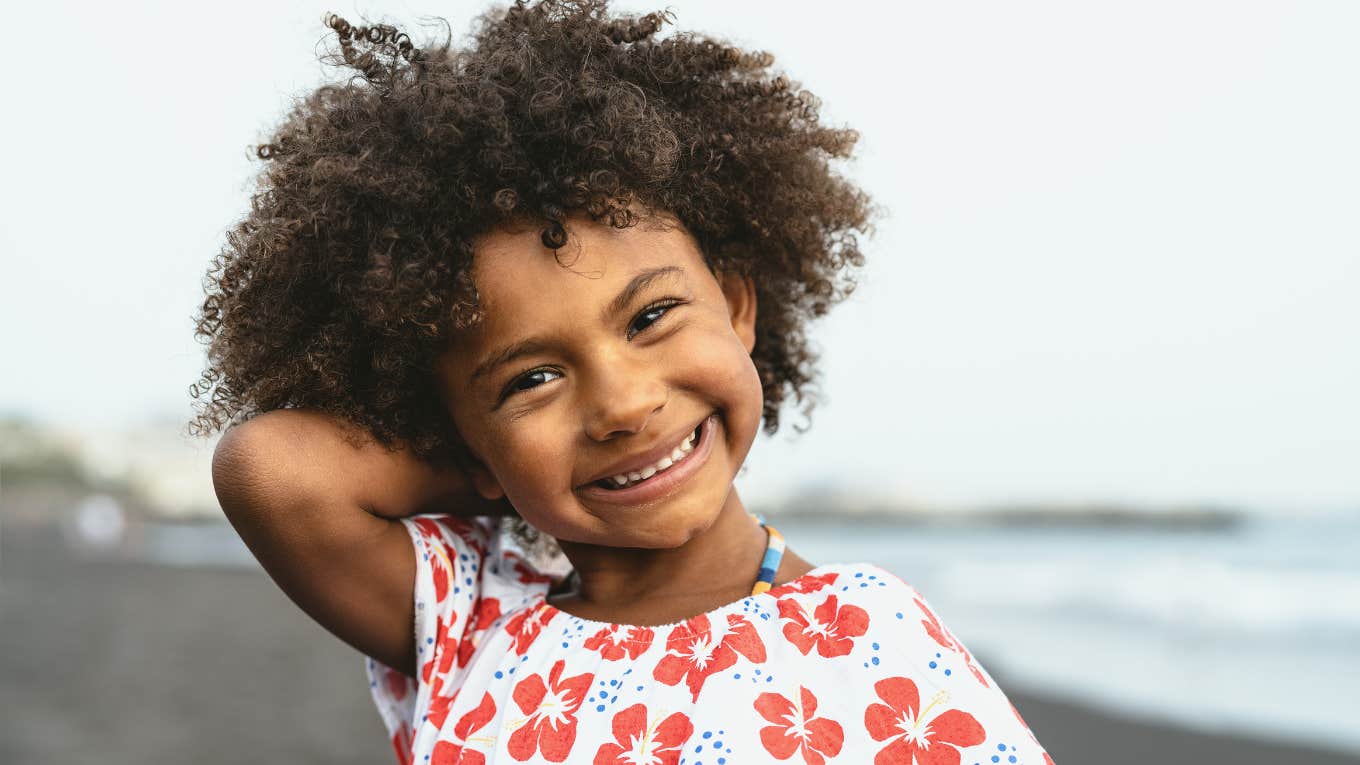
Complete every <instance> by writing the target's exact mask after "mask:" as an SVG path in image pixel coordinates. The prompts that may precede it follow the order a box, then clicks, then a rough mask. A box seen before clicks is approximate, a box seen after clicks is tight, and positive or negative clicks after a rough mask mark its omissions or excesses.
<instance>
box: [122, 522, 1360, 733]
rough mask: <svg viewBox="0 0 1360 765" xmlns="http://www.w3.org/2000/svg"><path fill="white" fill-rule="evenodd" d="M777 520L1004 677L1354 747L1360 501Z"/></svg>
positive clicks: (1359, 693) (215, 537)
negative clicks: (900, 584) (1262, 508)
mask: <svg viewBox="0 0 1360 765" xmlns="http://www.w3.org/2000/svg"><path fill="white" fill-rule="evenodd" d="M772 523H775V521H774V520H772ZM775 525H776V526H777V527H778V528H779V530H780V531H781V532H782V533H783V534H784V536H785V537H786V538H787V540H788V543H789V545H790V547H792V548H793V549H794V550H797V551H798V553H799V554H800V555H802V556H803V557H804V558H806V559H808V560H809V561H812V562H813V563H814V564H821V563H835V562H855V561H868V562H872V563H876V564H878V565H880V566H882V567H884V568H886V569H888V570H890V571H893V572H894V573H896V574H898V575H899V576H901V577H902V578H903V579H905V580H906V581H907V582H909V583H910V584H911V585H912V586H913V587H915V588H916V589H917V590H918V591H919V592H920V593H921V594H922V595H924V596H925V598H926V600H927V601H928V602H929V603H930V605H931V607H932V608H933V609H934V610H935V612H936V613H937V614H938V615H939V616H940V618H941V619H942V620H943V621H944V623H945V624H946V625H947V626H948V627H949V628H950V629H951V631H953V632H954V634H955V636H956V637H957V638H958V639H959V640H960V641H962V642H963V643H964V644H965V645H966V646H967V647H968V649H969V650H970V651H971V652H973V653H974V654H976V655H978V656H979V658H980V660H981V661H982V663H983V665H984V666H986V667H987V668H988V670H990V671H992V672H994V673H995V674H997V675H999V676H1004V677H1005V678H1006V682H1008V684H1009V685H1013V686H1015V687H1017V688H1023V689H1025V690H1032V691H1038V692H1043V693H1048V694H1052V695H1056V696H1062V697H1066V698H1069V699H1075V700H1079V701H1083V702H1085V703H1089V704H1091V705H1093V706H1096V707H1101V708H1104V709H1106V710H1107V711H1110V712H1113V713H1116V714H1120V715H1123V716H1133V717H1138V718H1142V719H1147V720H1153V721H1158V722H1165V723H1170V724H1175V725H1181V726H1185V727H1189V728H1193V729H1197V730H1202V731H1205V732H1211V733H1226V734H1245V735H1252V736H1258V737H1269V738H1275V739H1279V740H1282V741H1290V742H1296V743H1301V744H1309V745H1315V746H1327V747H1332V748H1340V749H1343V750H1348V751H1354V752H1357V753H1360V514H1355V515H1351V516H1343V517H1335V516H1334V517H1321V518H1319V517H1311V518H1290V517H1256V518H1252V519H1250V520H1249V521H1248V522H1246V523H1245V524H1243V525H1241V526H1239V527H1235V528H1232V529H1226V530H1194V529H1187V530H1165V529H1134V528H1119V527H1105V528H1070V529H1057V528H1053V527H1032V528H1017V527H994V526H947V527H946V526H916V525H910V526H905V525H894V524H890V523H866V522H863V521H853V522H844V521H842V522H836V521H828V522H815V523H809V522H806V521H794V520H784V521H779V522H777V523H775ZM141 549H142V551H143V552H142V554H143V555H144V556H145V557H146V558H149V559H151V560H154V561H157V562H160V563H165V564H170V565H195V566H197V565H224V566H256V565H258V564H256V562H255V560H254V558H253V557H252V556H251V554H250V552H249V551H248V550H247V549H246V548H245V546H244V545H243V544H242V543H241V541H240V539H239V538H237V537H236V535H235V533H234V532H233V531H232V530H231V528H230V527H228V526H209V527H173V526H153V527H147V528H146V529H145V536H144V537H143V539H142V545H141Z"/></svg>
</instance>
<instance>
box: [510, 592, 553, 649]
mask: <svg viewBox="0 0 1360 765" xmlns="http://www.w3.org/2000/svg"><path fill="white" fill-rule="evenodd" d="M558 613H560V612H559V611H558V610H557V609H556V608H553V607H552V606H550V605H548V604H547V602H546V601H540V603H539V605H538V607H536V608H535V607H533V606H530V607H528V608H525V609H524V610H523V611H520V612H519V613H518V614H515V615H514V616H512V617H510V621H508V622H506V623H505V631H506V632H509V633H510V634H511V635H514V637H515V653H516V654H518V655H520V656H523V655H524V653H525V651H528V650H529V646H531V645H533V644H534V641H535V640H537V639H538V635H539V633H540V632H542V631H543V627H544V626H545V625H546V624H547V623H548V622H550V621H552V618H553V617H554V616H557V614H558Z"/></svg>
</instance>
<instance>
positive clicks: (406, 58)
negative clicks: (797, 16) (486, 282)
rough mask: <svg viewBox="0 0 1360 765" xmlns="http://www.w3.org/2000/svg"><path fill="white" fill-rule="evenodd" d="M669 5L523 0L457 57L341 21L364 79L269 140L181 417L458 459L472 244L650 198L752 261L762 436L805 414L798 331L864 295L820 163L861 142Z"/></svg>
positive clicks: (864, 224) (346, 48)
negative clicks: (297, 418) (322, 430)
mask: <svg viewBox="0 0 1360 765" xmlns="http://www.w3.org/2000/svg"><path fill="white" fill-rule="evenodd" d="M671 20H672V18H671V14H670V13H669V12H656V13H650V14H647V15H644V16H640V17H633V16H622V17H613V16H610V15H609V13H608V12H607V8H606V2H605V1H604V0H560V1H559V0H544V2H539V3H536V4H533V5H528V4H526V3H525V2H523V1H522V0H521V2H516V3H515V4H514V5H512V6H511V7H509V8H507V9H504V10H495V11H488V12H487V13H485V14H483V15H481V16H479V17H478V18H477V20H476V22H475V24H474V32H473V35H472V37H471V40H470V43H469V44H468V46H467V47H465V48H461V49H460V48H455V46H453V45H452V44H451V42H450V40H449V38H447V37H446V38H445V40H444V42H443V43H442V44H440V45H437V46H434V47H430V48H417V47H415V46H414V45H412V43H411V41H410V38H409V37H408V36H407V35H406V34H404V33H402V32H401V31H399V30H398V29H396V28H395V27H392V26H389V25H386V24H374V25H370V26H355V25H352V24H350V23H349V22H348V21H346V20H345V19H343V18H340V17H338V16H335V15H327V17H326V19H325V23H326V25H327V26H328V27H330V29H331V30H333V32H334V34H335V35H336V36H337V37H338V39H339V50H338V51H336V50H335V49H334V48H330V49H329V50H327V52H326V53H324V54H323V56H322V60H323V61H324V62H326V63H328V64H331V65H334V66H337V67H345V68H348V69H350V70H352V72H351V74H350V75H349V76H348V77H347V79H345V80H344V81H343V82H334V83H331V84H327V85H324V86H322V87H320V88H318V89H317V90H315V91H314V92H312V93H311V94H310V95H307V96H306V97H305V98H302V99H300V100H299V101H297V102H296V103H295V105H294V106H293V107H292V109H291V111H290V112H289V113H288V114H287V116H286V118H285V119H284V120H283V121H282V123H281V124H279V125H278V126H277V128H276V129H275V130H274V132H273V134H272V137H271V138H270V139H269V141H268V142H267V143H265V144H262V145H259V146H258V147H256V153H257V155H258V156H259V158H260V159H261V160H264V161H265V162H266V163H267V164H266V166H265V167H264V168H263V170H262V172H261V174H260V176H259V178H258V188H257V191H256V193H254V194H253V195H252V197H251V200H250V211H249V213H248V214H246V215H245V217H244V218H243V219H242V220H240V221H239V222H238V223H236V224H235V225H234V226H233V227H232V229H231V230H229V232H228V233H227V237H226V244H225V246H224V248H223V250H222V251H221V253H220V254H219V255H218V256H217V257H216V258H215V259H214V260H213V262H212V265H211V268H210V269H209V272H208V276H207V278H206V279H205V282H204V286H205V290H206V298H205V299H204V301H203V303H202V307H201V310H200V313H199V315H198V316H197V317H196V318H195V322H196V327H195V337H196V338H199V339H200V340H201V341H203V342H206V343H207V345H208V351H207V357H208V366H207V368H206V369H205V370H204V372H203V373H202V376H201V378H200V379H199V380H198V381H197V382H196V383H195V384H194V385H193V386H191V388H190V393H191V395H192V396H193V397H194V398H195V399H206V401H199V402H198V406H197V407H196V410H197V411H196V416H195V418H194V419H193V420H192V421H191V422H189V423H188V431H189V432H190V433H191V434H194V435H202V436H207V435H211V434H212V433H213V432H215V431H218V430H221V429H223V428H224V427H225V426H227V425H229V424H232V423H234V422H237V421H240V420H243V419H248V418H249V417H251V416H254V415H255V414H258V413H260V412H264V411H269V410H272V409H280V408H291V407H306V408H311V409H316V410H322V411H326V412H329V413H332V414H334V415H338V416H340V417H342V418H344V419H346V420H348V421H350V422H353V423H355V424H357V425H359V426H361V427H362V429H364V430H366V431H367V432H368V433H370V434H371V435H372V436H373V437H375V438H376V439H377V440H378V441H379V442H380V443H383V444H384V445H387V446H389V447H390V446H393V445H394V444H396V443H402V444H405V445H406V446H407V447H408V448H410V449H411V451H412V452H413V453H415V454H417V455H419V456H420V457H422V458H424V459H427V460H430V461H431V462H435V463H442V462H445V461H446V460H456V456H457V450H458V449H459V448H460V447H459V444H458V443H457V442H458V436H457V433H456V431H455V430H454V428H453V425H452V421H451V417H450V416H449V414H448V412H447V409H446V407H445V403H446V402H445V400H444V398H442V397H443V396H444V395H445V394H443V393H442V392H441V390H440V389H439V388H438V385H437V381H436V378H435V374H434V371H433V370H434V363H435V360H436V358H437V357H438V356H439V354H440V352H441V349H442V348H443V347H444V346H445V343H446V342H447V340H448V338H449V336H450V334H451V333H452V332H453V331H456V330H457V329H459V328H464V327H468V326H472V325H474V324H475V323H476V322H477V321H479V319H480V313H479V308H478V300H477V294H476V290H475V288H474V285H473V283H472V279H471V277H470V266H471V262H472V255H473V253H472V246H471V243H472V241H473V239H474V238H475V237H476V236H478V235H479V234H481V233H484V232H486V231H488V230H489V229H492V228H494V227H497V226H501V225H504V224H510V223H512V222H516V221H526V220H527V221H531V222H534V223H535V225H541V226H542V227H543V240H544V243H545V245H547V246H548V247H550V248H553V249H554V250H556V249H557V248H560V247H562V246H563V245H564V244H565V237H564V233H565V232H564V230H563V228H562V226H561V221H562V220H563V219H564V218H565V217H567V216H569V215H573V214H585V215H588V216H590V218H591V219H593V220H596V221H608V222H609V224H610V225H613V226H615V227H620V228H621V227H625V226H630V225H634V224H635V223H636V222H637V221H638V218H639V216H638V215H637V214H635V210H637V209H639V208H640V209H643V210H655V211H661V212H663V213H668V214H669V215H670V216H673V218H675V219H678V220H679V221H680V222H681V223H683V225H684V226H685V228H686V229H687V230H688V231H689V233H690V234H691V235H693V236H694V238H695V240H696V242H697V243H698V245H699V248H700V250H701V252H702V254H703V257H704V259H705V262H706V264H707V265H708V266H709V268H710V270H713V271H714V272H719V271H727V272H736V273H738V274H740V275H743V276H750V277H752V278H753V280H754V282H755V285H756V292H757V301H758V305H759V306H760V310H759V312H758V318H757V325H756V344H755V350H754V352H753V353H752V360H753V362H754V364H755V366H756V369H757V371H758V372H759V375H760V379H761V384H762V387H763V391H764V409H763V412H762V415H763V419H762V422H763V428H764V430H765V432H766V433H767V434H770V435H773V434H774V433H775V432H776V431H777V430H778V428H779V421H780V418H779V415H780V409H781V406H782V404H784V402H785V400H786V398H787V397H788V396H790V395H792V396H794V397H795V398H796V400H797V401H798V402H799V403H802V404H804V406H803V408H802V411H803V414H804V415H805V416H808V415H810V413H811V410H812V407H813V404H814V403H815V398H814V397H813V396H812V395H811V394H810V391H809V390H808V388H809V386H810V385H812V384H813V383H814V382H815V376H816V372H815V369H814V366H813V365H814V362H815V361H816V358H817V356H816V354H815V353H814V352H813V351H812V350H811V349H810V348H809V347H808V341H807V338H806V336H805V325H806V323H807V321H808V319H810V318H812V317H817V316H821V315H823V314H825V313H826V312H827V310H828V309H829V308H830V307H831V306H832V305H833V304H835V303H836V302H839V301H840V300H842V299H844V297H846V296H847V295H849V294H850V292H851V290H853V289H854V286H855V282H854V273H853V271H854V269H855V268H856V267H859V266H862V265H863V260H864V258H863V255H862V253H861V251H860V249H859V241H858V236H857V234H866V233H868V232H869V231H870V228H871V227H870V223H869V219H870V217H871V215H872V213H873V212H874V206H873V205H872V203H871V201H870V200H869V198H868V196H867V195H866V194H865V193H864V192H863V191H861V190H860V189H859V188H857V187H856V186H854V185H853V184H851V183H849V182H848V181H846V180H845V179H844V178H842V177H841V176H840V175H838V174H837V173H836V172H835V171H834V170H832V169H831V168H830V166H829V159H830V158H847V157H849V156H850V153H851V150H852V148H853V146H854V144H855V142H856V141H857V140H858V134H857V133H856V132H855V131H853V130H849V129H834V128H830V127H825V126H823V125H821V124H820V123H819V117H818V112H817V110H818V106H819V101H818V99H817V98H816V97H815V96H813V95H812V94H811V93H809V92H807V91H806V90H802V89H801V88H800V86H799V84H798V83H796V82H793V81H791V80H789V79H788V78H786V77H785V76H783V75H779V74H777V73H774V72H772V71H771V70H770V67H771V65H772V63H773V61H774V57H773V56H772V55H770V54H769V53H765V52H748V51H743V50H740V49H738V48H735V47H732V46H731V45H729V44H726V43H725V42H723V41H720V40H716V39H713V38H709V37H704V36H699V35H695V34H690V33H680V32H677V33H675V34H673V35H671V36H669V37H666V38H662V37H661V36H659V35H658V34H657V33H658V30H660V29H661V27H662V25H663V24H665V23H667V22H669V21H671ZM795 429H796V430H799V432H802V431H803V430H806V428H802V429H799V428H795ZM521 539H523V537H521Z"/></svg>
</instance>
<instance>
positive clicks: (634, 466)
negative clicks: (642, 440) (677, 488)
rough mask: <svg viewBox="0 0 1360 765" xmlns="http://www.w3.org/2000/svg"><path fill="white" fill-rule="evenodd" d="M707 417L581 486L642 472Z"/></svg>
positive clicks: (624, 460)
mask: <svg viewBox="0 0 1360 765" xmlns="http://www.w3.org/2000/svg"><path fill="white" fill-rule="evenodd" d="M707 419H708V415H704V417H703V419H701V420H699V421H698V422H694V423H691V424H690V426H689V428H688V429H686V430H681V431H678V432H676V433H673V434H671V435H669V436H667V437H665V438H663V439H659V440H658V441H657V445H656V446H654V447H652V448H651V449H648V450H647V451H645V452H642V453H640V454H633V455H629V456H627V457H624V458H623V459H620V460H619V461H617V462H615V463H613V464H611V465H610V466H609V467H607V468H605V469H604V470H602V471H600V472H599V473H598V474H596V475H595V477H593V478H589V479H587V480H586V482H585V483H584V484H582V485H581V486H582V487H585V486H589V485H590V484H592V483H595V482H596V481H599V480H602V479H605V478H612V477H614V476H616V475H627V474H628V473H637V472H640V471H641V470H642V469H643V468H648V467H651V466H652V465H655V464H656V463H657V462H659V461H660V460H661V458H662V457H669V456H670V455H671V453H672V452H674V451H675V449H676V447H678V446H680V444H682V443H684V441H685V439H686V438H689V434H690V433H693V432H694V429H695V428H697V427H699V425H700V424H701V423H702V422H704V421H705V420H707Z"/></svg>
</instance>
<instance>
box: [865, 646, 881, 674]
mask: <svg viewBox="0 0 1360 765" xmlns="http://www.w3.org/2000/svg"><path fill="white" fill-rule="evenodd" d="M870 648H871V649H872V650H873V652H874V655H873V656H870V657H869V660H868V661H866V662H864V667H865V669H868V668H869V666H870V665H873V666H875V667H877V666H878V664H879V658H878V643H874V644H873V645H871V646H870Z"/></svg>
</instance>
